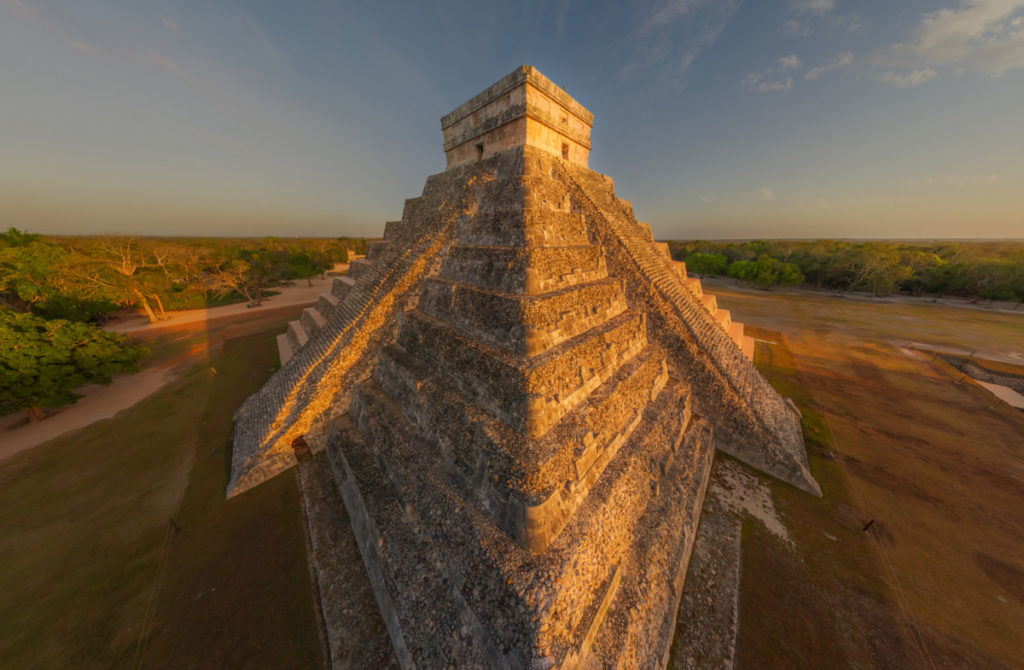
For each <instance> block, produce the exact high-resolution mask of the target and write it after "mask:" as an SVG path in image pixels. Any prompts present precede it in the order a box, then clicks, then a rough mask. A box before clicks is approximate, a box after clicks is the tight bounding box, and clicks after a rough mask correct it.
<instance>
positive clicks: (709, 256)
mask: <svg viewBox="0 0 1024 670" xmlns="http://www.w3.org/2000/svg"><path fill="white" fill-rule="evenodd" d="M669 248H670V250H671V252H672V257H673V258H675V259H676V260H682V261H686V267H687V270H688V271H689V272H693V273H696V274H700V275H702V276H703V275H719V276H728V277H734V278H735V279H737V280H738V281H740V282H742V283H746V284H752V285H756V286H762V287H771V286H796V285H800V284H804V285H807V286H811V287H814V288H820V289H828V290H834V291H865V292H869V293H872V294H874V295H878V296H884V295H890V294H893V293H907V294H912V295H951V296H960V297H964V298H971V299H980V300H1005V301H1015V302H1017V303H1020V302H1022V301H1024V243H1021V242H935V243H924V242H922V243H901V242H847V241H839V240H814V241H788V240H779V241H763V240H754V241H751V242H704V241H688V242H678V241H676V242H669Z"/></svg>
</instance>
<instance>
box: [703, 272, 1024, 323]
mask: <svg viewBox="0 0 1024 670" xmlns="http://www.w3.org/2000/svg"><path fill="white" fill-rule="evenodd" d="M700 281H701V284H702V285H703V286H704V287H705V288H706V289H707V291H708V293H716V292H717V291H718V290H719V289H720V288H725V289H728V290H733V291H738V292H741V293H774V294H787V295H805V296H812V297H813V296H817V297H822V296H824V297H829V298H838V299H841V300H851V301H854V302H865V303H871V304H875V305H886V304H890V305H891V304H908V305H944V306H946V307H956V308H959V309H973V310H978V311H981V312H995V313H999V314H1020V315H1024V308H1022V307H1021V306H1020V303H1016V302H1007V301H999V300H993V301H990V302H985V301H984V300H976V301H971V300H969V299H967V298H956V297H950V296H913V295H903V294H896V295H887V296H876V295H872V294H870V293H864V292H861V291H847V292H842V291H832V290H828V289H816V288H804V287H795V288H786V289H778V288H776V289H772V290H769V291H766V290H764V289H760V288H755V287H752V286H741V285H739V284H738V283H737V282H736V280H735V279H726V278H723V277H710V276H708V277H703V278H701V280H700Z"/></svg>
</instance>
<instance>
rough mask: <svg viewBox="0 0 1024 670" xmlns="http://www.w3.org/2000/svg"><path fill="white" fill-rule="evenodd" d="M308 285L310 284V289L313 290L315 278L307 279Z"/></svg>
mask: <svg viewBox="0 0 1024 670" xmlns="http://www.w3.org/2000/svg"><path fill="white" fill-rule="evenodd" d="M306 283H307V284H309V287H310V288H313V278H312V277H306Z"/></svg>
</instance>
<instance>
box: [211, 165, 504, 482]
mask: <svg viewBox="0 0 1024 670" xmlns="http://www.w3.org/2000/svg"><path fill="white" fill-rule="evenodd" d="M489 178H490V177H489V175H488V174H487V173H486V171H484V170H481V169H479V168H474V167H473V166H467V167H466V168H465V169H460V170H455V171H450V172H446V173H444V174H441V175H435V176H434V177H431V178H429V179H428V180H427V185H426V187H425V188H424V196H423V197H421V198H416V199H412V200H409V201H407V202H406V207H405V211H404V213H403V217H402V220H403V224H402V225H401V226H396V227H393V228H391V229H390V231H389V232H390V236H389V237H386V239H385V241H386V242H388V247H387V250H386V251H385V252H384V253H383V254H382V255H381V257H380V258H379V259H378V260H375V261H373V262H372V263H371V264H370V265H368V269H367V270H365V274H363V275H362V276H360V277H359V278H358V279H357V280H356V283H355V286H354V287H353V288H352V289H350V290H349V291H348V292H347V293H346V295H345V297H344V298H343V299H342V300H341V301H340V303H339V305H338V307H337V308H336V309H335V311H334V313H333V314H332V315H331V318H330V320H329V321H328V323H327V324H326V325H325V326H324V327H323V328H322V329H320V332H319V333H318V334H317V335H316V336H315V337H314V338H312V339H311V340H310V341H309V342H308V344H306V345H305V346H302V347H301V348H300V349H299V350H298V351H297V352H296V353H295V355H294V356H293V358H291V359H290V360H289V361H288V362H287V363H285V364H284V365H283V366H282V367H281V369H280V370H278V371H277V372H276V373H274V375H273V376H272V377H271V379H270V380H269V381H268V382H267V384H266V385H264V386H263V388H261V389H260V390H259V391H258V392H257V393H255V394H253V395H252V396H250V397H249V398H248V399H247V400H246V401H245V403H243V405H242V406H241V407H240V408H239V409H238V411H237V412H236V413H235V417H234V418H235V431H234V437H233V444H234V447H233V451H232V467H231V480H230V481H229V484H228V495H229V496H230V495H235V494H237V493H240V492H242V491H244V490H246V489H247V488H249V487H250V486H254V485H255V484H258V483H259V482H261V481H263V480H265V479H267V478H268V477H271V476H273V475H274V474H276V473H278V472H280V471H281V470H284V469H286V468H289V467H291V466H293V465H294V464H295V456H294V452H293V450H292V449H291V443H292V441H294V440H295V439H296V438H298V437H302V436H305V437H306V440H307V442H309V443H310V446H311V447H313V448H314V450H319V449H322V447H323V441H322V436H321V429H322V428H323V426H325V425H326V423H327V422H328V421H329V420H330V419H331V418H333V417H334V416H337V415H338V414H339V413H341V412H344V411H345V408H346V407H347V399H348V397H349V396H348V394H349V393H350V390H351V387H352V385H353V384H354V383H355V382H356V381H358V380H359V379H360V378H363V377H365V376H367V375H368V374H369V373H370V371H371V370H372V366H373V365H374V363H375V361H376V352H377V350H378V349H379V348H380V347H382V346H384V345H385V344H387V342H388V341H391V340H393V338H394V335H395V331H396V327H397V322H396V318H397V315H398V314H399V313H400V312H402V311H403V310H405V309H407V308H410V307H412V306H414V304H415V299H416V298H417V296H418V288H419V282H420V280H421V279H422V278H423V277H424V276H426V275H427V274H429V273H431V272H435V271H436V268H437V264H438V262H439V260H440V257H441V254H442V252H443V251H444V249H445V248H446V247H447V246H448V244H449V243H450V242H451V240H452V239H453V238H454V235H455V232H456V230H457V228H458V220H459V218H461V217H464V216H467V215H468V213H471V212H472V211H474V210H475V207H476V202H477V200H478V199H479V195H480V193H479V188H480V186H481V184H482V183H484V182H486V181H487V180H488V179H489Z"/></svg>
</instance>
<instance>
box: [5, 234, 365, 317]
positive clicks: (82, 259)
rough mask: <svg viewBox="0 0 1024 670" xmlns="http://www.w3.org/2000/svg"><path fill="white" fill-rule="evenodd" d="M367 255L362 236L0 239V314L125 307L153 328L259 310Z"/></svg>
mask: <svg viewBox="0 0 1024 670" xmlns="http://www.w3.org/2000/svg"><path fill="white" fill-rule="evenodd" d="M350 251H351V252H353V253H356V254H362V253H365V251H366V240H362V239H355V238H333V239H320V238H292V239H283V238H273V237H271V238H262V239H246V238H240V239H219V238H155V237H126V236H117V235H102V236H95V237H56V236H54V237H49V236H43V235H35V234H31V233H27V232H24V231H19V230H17V229H15V228H11V229H9V230H8V231H6V232H4V233H0V307H6V308H7V309H12V310H14V311H18V312H32V313H33V314H36V315H38V316H41V317H44V318H51V319H54V318H56V319H67V320H71V321H102V320H103V318H104V317H105V316H106V315H108V314H111V313H113V312H116V311H118V310H120V309H133V310H140V311H143V312H145V313H146V314H147V315H148V316H149V318H150V320H151V321H154V322H155V321H158V320H160V319H162V318H164V316H165V314H166V312H167V311H168V310H181V309H199V308H204V307H213V306H216V305H222V304H228V303H232V302H241V301H247V302H250V303H255V304H259V302H260V301H261V299H262V298H263V297H265V296H266V295H267V291H268V289H270V288H272V287H274V286H277V285H279V284H281V283H283V282H286V281H290V280H302V279H306V280H309V279H310V278H312V277H314V276H316V275H320V274H323V273H324V272H326V271H327V270H329V269H331V267H333V265H334V264H335V263H339V262H345V261H347V260H348V254H349V252H350Z"/></svg>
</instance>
